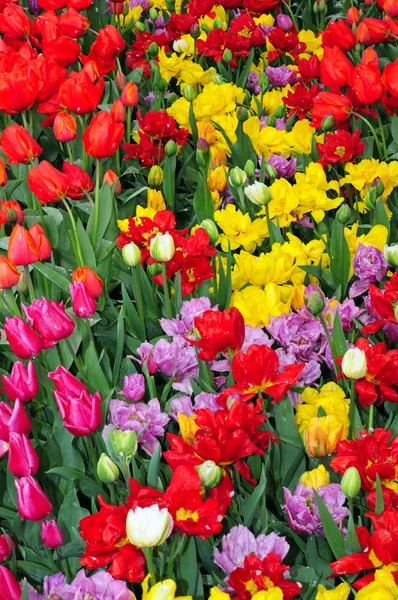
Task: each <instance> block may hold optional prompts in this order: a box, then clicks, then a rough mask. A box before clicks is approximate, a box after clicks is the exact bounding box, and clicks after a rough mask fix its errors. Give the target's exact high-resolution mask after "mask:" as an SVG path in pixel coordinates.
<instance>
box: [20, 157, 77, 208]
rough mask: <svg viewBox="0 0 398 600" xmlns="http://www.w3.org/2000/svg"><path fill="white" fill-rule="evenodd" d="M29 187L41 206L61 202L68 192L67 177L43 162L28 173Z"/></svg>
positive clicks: (45, 161)
mask: <svg viewBox="0 0 398 600" xmlns="http://www.w3.org/2000/svg"><path fill="white" fill-rule="evenodd" d="M28 187H29V189H30V191H31V192H33V194H35V196H37V198H38V200H39V202H40V203H41V204H48V203H49V202H60V201H61V200H62V198H65V196H66V195H67V192H68V179H67V177H66V176H65V175H64V174H63V173H61V171H58V169H56V168H55V167H53V166H52V164H51V163H49V162H48V161H47V160H43V161H42V162H41V163H40V164H39V166H38V167H33V168H32V169H31V170H30V171H29V173H28Z"/></svg>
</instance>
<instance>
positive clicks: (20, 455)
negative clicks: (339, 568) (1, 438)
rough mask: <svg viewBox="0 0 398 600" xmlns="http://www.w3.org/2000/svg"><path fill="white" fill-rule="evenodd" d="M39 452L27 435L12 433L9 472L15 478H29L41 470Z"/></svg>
mask: <svg viewBox="0 0 398 600" xmlns="http://www.w3.org/2000/svg"><path fill="white" fill-rule="evenodd" d="M39 466H40V461H39V457H38V456H37V452H36V451H35V449H34V448H33V446H32V443H31V441H30V440H29V438H28V436H27V435H26V434H25V433H10V437H9V449H8V470H9V471H11V473H12V474H13V475H14V477H28V476H29V475H35V474H36V473H37V471H38V470H39Z"/></svg>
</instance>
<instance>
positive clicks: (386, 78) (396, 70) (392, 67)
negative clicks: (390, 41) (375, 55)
mask: <svg viewBox="0 0 398 600" xmlns="http://www.w3.org/2000/svg"><path fill="white" fill-rule="evenodd" d="M381 79H382V82H383V84H384V87H385V88H386V89H387V91H388V92H390V94H391V95H392V96H393V97H394V98H398V58H396V59H395V61H394V62H393V63H389V64H388V65H387V66H386V67H385V69H384V71H383V75H382V76H381Z"/></svg>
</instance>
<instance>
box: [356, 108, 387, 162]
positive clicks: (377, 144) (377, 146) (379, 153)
mask: <svg viewBox="0 0 398 600" xmlns="http://www.w3.org/2000/svg"><path fill="white" fill-rule="evenodd" d="M352 114H353V115H354V116H355V117H359V118H360V119H362V121H363V122H364V123H366V125H367V126H368V127H369V130H370V132H371V133H372V135H373V137H374V141H375V144H376V148H377V153H378V155H379V157H380V158H381V159H382V158H383V156H382V151H381V148H380V144H379V140H378V137H377V133H376V131H375V128H374V127H373V125H372V124H371V123H370V122H369V121H368V119H365V117H363V116H362V115H360V114H359V113H352Z"/></svg>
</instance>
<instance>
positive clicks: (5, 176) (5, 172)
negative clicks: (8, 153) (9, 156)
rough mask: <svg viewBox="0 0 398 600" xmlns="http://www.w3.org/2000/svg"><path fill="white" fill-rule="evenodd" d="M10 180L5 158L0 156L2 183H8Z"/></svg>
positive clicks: (0, 182)
mask: <svg viewBox="0 0 398 600" xmlns="http://www.w3.org/2000/svg"><path fill="white" fill-rule="evenodd" d="M7 181H8V177H7V170H6V166H5V164H4V160H3V159H2V158H0V185H6V183H7Z"/></svg>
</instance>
